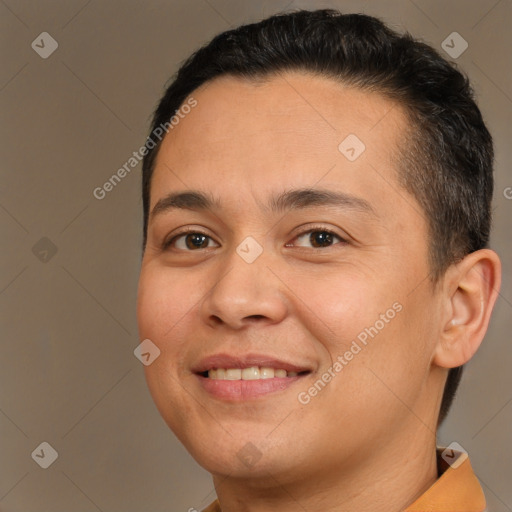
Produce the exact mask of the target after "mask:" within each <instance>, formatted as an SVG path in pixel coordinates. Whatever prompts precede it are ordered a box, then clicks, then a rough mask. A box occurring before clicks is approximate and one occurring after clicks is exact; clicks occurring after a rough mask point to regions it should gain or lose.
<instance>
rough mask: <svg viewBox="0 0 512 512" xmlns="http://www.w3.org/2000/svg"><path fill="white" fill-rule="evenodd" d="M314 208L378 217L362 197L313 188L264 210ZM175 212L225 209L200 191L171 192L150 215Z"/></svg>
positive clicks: (282, 197) (286, 196) (276, 198)
mask: <svg viewBox="0 0 512 512" xmlns="http://www.w3.org/2000/svg"><path fill="white" fill-rule="evenodd" d="M315 206H333V207H338V208H343V209H347V210H353V211H355V212H358V213H364V214H369V215H371V216H374V217H377V214H376V212H375V210H374V209H373V207H372V206H371V204H370V203H369V202H368V201H366V200H365V199H362V198H361V197H357V196H353V195H351V194H347V193H344V192H334V191H332V190H325V189H313V188H302V189H294V190H287V191H285V192H282V193H280V194H278V195H276V196H273V197H271V198H270V200H269V202H268V206H266V207H265V209H266V210H270V211H271V212H273V213H282V212H285V211H290V210H300V209H304V208H311V207H315ZM174 209H183V210H198V211H205V210H221V209H222V205H221V201H220V200H219V199H217V198H215V197H213V196H212V195H211V194H209V193H204V192H201V191H198V190H188V191H184V192H171V193H170V194H168V195H167V196H165V197H163V198H162V199H160V200H159V201H158V202H157V203H156V204H155V206H154V207H153V210H152V211H151V217H152V218H153V217H155V216H157V215H160V214H163V213H167V212H168V211H170V210H174Z"/></svg>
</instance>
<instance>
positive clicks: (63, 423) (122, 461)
mask: <svg viewBox="0 0 512 512" xmlns="http://www.w3.org/2000/svg"><path fill="white" fill-rule="evenodd" d="M287 6H288V8H299V7H305V8H314V7H321V6H322V7H323V6H325V7H328V6H330V7H338V8H340V9H341V10H343V11H344V12H366V13H369V14H374V15H378V16H381V17H383V18H384V19H385V20H387V21H388V22H390V23H391V24H392V25H393V26H394V27H395V28H398V29H400V28H407V29H408V30H409V31H410V32H412V33H413V34H414V35H415V36H418V37H421V38H423V39H425V40H426V41H427V42H429V43H431V44H432V45H433V46H435V47H436V48H440V45H441V42H442V41H443V40H444V39H445V38H446V37H447V36H448V34H450V33H452V32H453V31H457V32H459V33H460V34H461V35H462V36H463V37H464V38H465V39H466V40H467V41H468V43H469V48H468V50H467V51H466V52H465V53H464V54H463V55H462V56H460V57H459V58H458V59H457V62H458V63H459V64H460V66H461V67H462V68H463V69H464V70H465V71H466V72H467V73H468V74H469V75H470V77H471V79H472V80H473V83H474V85H475V87H476V90H477V93H478V96H479V101H480V105H481V109H482V111H483V114H484V116H485V118H486V120H487V122H488V125H489V127H490V129H491V131H492V133H493V135H494V138H495V142H496V164H497V175H496V194H495V203H494V209H495V230H494V236H493V247H494V248H495V249H496V250H497V251H498V253H499V254H500V255H501V256H502V258H503V262H504V283H503V288H502V291H501V296H500V299H499V300H498V304H497V307H496V311H495V315H494V318H493V321H492V325H491V327H490V330H489V333H488V336H487V338H486V341H485V343H484V345H483V346H482V348H481V350H480V351H479V352H478V354H477V355H476V357H475V358H474V360H473V361H472V362H471V364H470V365H469V366H468V368H467V371H466V375H465V377H464V380H463V384H462V387H461V391H460V394H459V397H458V400H457V402H456V404H455V407H454V409H453V411H452V413H451V415H450V417H449V419H448V420H447V422H446V424H445V425H444V426H443V428H442V429H441V431H440V435H439V443H440V444H444V445H447V444H449V443H450V442H452V441H457V442H458V443H459V444H461V445H462V446H463V447H464V448H465V449H466V450H468V451H469V452H470V454H471V457H472V462H473V465H474V467H475V468H476V473H477V475H478V477H479V479H480V481H481V482H482V485H483V487H484V490H485V492H486V494H487V497H488V501H489V510H493V511H497V512H501V511H507V510H512V488H511V486H510V482H511V481H512V462H511V460H512V439H511V430H512V429H511V422H512V372H511V371H510V368H511V366H512V349H511V345H510V332H511V318H512V287H511V281H512V280H511V271H512V268H511V263H512V258H511V253H512V243H511V237H510V232H511V217H512V216H511V212H512V199H507V198H506V197H505V194H506V190H509V197H510V196H512V190H511V189H507V187H512V172H511V170H510V169H511V167H510V164H511V144H510V124H511V112H512V84H511V64H510V48H511V47H512V40H511V30H510V25H511V21H512V16H511V11H512V3H511V1H510V0H501V1H497V0H481V1H477V0H472V1H469V0H466V1H443V0H428V1H427V0H415V1H414V2H413V1H405V0H404V1H391V0H387V1H379V2H361V1H337V2H336V1H331V2H313V1H305V0H302V1H301V0H295V1H293V2H290V1H289V0H283V1H273V2H270V1H260V2H255V1H249V0H244V1H240V0H187V1H184V0H173V1H163V0H159V1H157V0H151V1H149V2H146V3H144V2H141V1H134V0H124V1H122V0H115V1H100V0H92V1H87V0H73V1H62V0H52V1H49V0H45V1H36V0H0V23H1V34H2V36H1V37H2V46H1V48H2V50H1V52H2V53H1V55H2V65H1V71H0V105H1V111H2V123H1V136H0V141H1V149H2V160H1V170H2V180H1V189H0V228H1V229H2V240H3V247H4V253H3V257H2V266H1V273H0V304H1V311H2V314H1V329H2V330H1V333H2V336H1V343H2V345H1V358H0V443H1V446H0V510H1V511H5V512H18V511H20V512H21V511H23V512H42V511H48V512H61V511H62V512H86V511H87V512H89V511H91V512H92V511H97V510H100V511H104V512H110V511H123V512H132V511H133V512H136V511H137V512H141V511H154V512H158V511H162V512H163V511H168V512H169V511H170V512H181V511H183V512H185V511H188V510H189V509H190V508H192V507H195V508H196V509H198V510H200V509H201V508H202V507H204V506H205V505H206V504H207V503H209V502H210V501H212V500H213V498H214V491H213V487H212V484H211V482H210V477H209V475H208V474H207V473H206V472H205V471H203V470H202V469H201V468H199V467H198V466H197V465H196V464H195V462H194V461H193V460H192V459H191V458H190V457H189V456H188V454H187V453H186V452H185V450H184V449H183V448H182V447H181V446H180V444H179V443H178V442H177V441H176V440H175V438H174V436H173V434H172V433H171V432H170V431H169V430H168V428H167V427H166V425H165V424H164V422H163V420H161V419H160V416H159V415H158V413H157V411H156V408H155V407H154V405H153V403H152V401H151V399H150V396H149V393H148V391H147V390H146V386H145V381H144V378H143V371H142V365H141V364H140V363H139V361H138V360H137V359H136V358H135V357H134V355H133V350H134V348H135V347H136V346H137V345H138V343H139V340H138V336H137V327H136V322H135V297H136V285H137V274H138V268H139V262H140V255H141V254H140V241H141V236H140V235H141V233H140V230H141V201H140V199H139V195H140V194H139V181H140V165H139V166H138V167H137V168H136V169H134V170H133V171H132V172H131V173H130V174H129V175H128V176H127V177H126V178H124V180H123V181H122V182H121V183H120V184H118V185H117V187H116V188H115V189H114V190H113V191H111V192H110V193H108V194H107V196H106V197H105V198H104V199H103V200H98V199H96V198H94V197H93V194H92V192H93V189H94V188H95V187H98V186H101V185H102V184H103V183H104V182H105V181H106V180H107V179H108V178H109V177H110V176H111V175H112V174H113V173H114V172H116V170H117V169H118V168H119V167H121V166H122V165H123V164H124V163H125V162H126V161H127V160H128V158H129V157H130V156H131V154H132V152H133V151H136V150H137V149H138V148H139V147H140V146H141V144H142V143H143V142H144V140H145V136H146V135H147V130H148V127H149V116H150V114H151V112H152V110H153V108H154V106H155V104H156V101H157V100H158V98H159V97H160V95H161V93H162V92H163V86H164V84H165V82H166V81H167V80H168V79H169V78H170V76H171V74H172V73H173V72H174V71H175V70H176V69H177V66H178V64H179V63H180V61H182V59H184V58H185V57H186V56H188V54H189V53H190V52H191V51H193V50H194V49H195V48H197V47H198V45H200V44H202V43H203V42H206V41H207V40H209V39H210V38H211V37H212V36H213V35H215V34H216V33H218V32H220V31H223V30H225V29H227V28H228V27H229V26H235V25H237V24H240V23H243V22H247V21H254V20H257V19H260V18H261V17H263V16H265V15H268V14H271V13H273V12H277V11H279V10H281V9H284V8H286V7H287ZM41 32H48V33H49V34H50V35H51V36H52V37H53V38H54V39H55V40H56V41H57V42H58V45H59V46H58V49H57V50H56V51H55V53H53V54H52V55H51V56H50V57H49V58H47V59H43V58H41V57H40V56H39V55H38V54H37V53H36V52H35V51H34V50H33V49H32V48H31V43H32V41H33V40H35V39H36V37H37V36H38V35H39V34H40V33H41ZM441 52H442V50H441ZM43 237H47V238H48V239H49V240H50V241H51V243H52V244H53V245H54V247H55V249H56V253H55V254H52V249H53V247H52V246H51V245H50V244H49V242H48V241H47V240H42V241H41V239H42V238H43ZM36 244H38V245H36ZM34 246H36V248H35V249H33V247H34ZM55 249H53V250H55ZM45 251H46V252H45ZM45 259H46V261H44V260H45ZM43 441H46V442H48V443H49V444H50V445H51V446H53V448H54V449H55V450H56V451H57V452H58V458H57V460H56V461H55V462H54V463H53V464H52V465H51V466H50V467H49V468H48V469H42V468H40V467H39V466H38V465H37V464H36V462H35V461H34V460H33V459H32V457H31V453H32V452H33V451H34V450H35V449H36V448H37V447H38V445H39V444H40V443H41V442H43Z"/></svg>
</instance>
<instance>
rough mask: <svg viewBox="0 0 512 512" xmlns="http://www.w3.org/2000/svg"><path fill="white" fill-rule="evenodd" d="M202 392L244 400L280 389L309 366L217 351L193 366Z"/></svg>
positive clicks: (219, 397)
mask: <svg viewBox="0 0 512 512" xmlns="http://www.w3.org/2000/svg"><path fill="white" fill-rule="evenodd" d="M193 373H195V374H196V376H197V378H198V379H199V383H200V385H201V387H202V389H203V390H204V391H206V392H207V393H208V394H209V395H210V396H211V397H213V398H217V399H221V400H227V401H244V400H250V399H255V398H261V397H264V396H267V395H270V394H275V393H278V392H282V391H284V390H286V389H288V388H289V387H290V386H292V385H293V384H294V383H295V382H297V381H299V380H301V379H303V378H304V377H305V376H307V375H309V374H311V373H312V369H311V368H308V367H305V366H300V365H297V364H292V363H289V362H285V361H281V360H277V359H274V358H272V357H267V356H260V355H251V354H249V355H246V356H242V357H234V356H230V355H226V354H218V355H215V356H211V357H208V358H206V359H204V360H203V361H202V362H201V363H200V364H199V365H198V366H197V367H196V368H194V369H193Z"/></svg>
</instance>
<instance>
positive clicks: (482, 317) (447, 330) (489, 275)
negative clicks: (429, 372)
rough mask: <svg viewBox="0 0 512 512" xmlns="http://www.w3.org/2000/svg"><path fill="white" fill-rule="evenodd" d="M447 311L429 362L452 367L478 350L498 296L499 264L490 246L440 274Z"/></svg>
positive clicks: (465, 361) (458, 364) (464, 360)
mask: <svg viewBox="0 0 512 512" xmlns="http://www.w3.org/2000/svg"><path fill="white" fill-rule="evenodd" d="M443 279H444V281H445V282H444V287H443V293H444V294H445V297H444V298H443V300H444V301H445V310H446V311H447V314H446V317H447V318H445V321H444V328H443V329H442V331H441V334H440V339H439V341H438V343H437V345H436V349H435V354H434V358H433V363H434V364H436V365H437V366H441V367H443V368H455V367H456V366H461V365H463V364H465V363H467V362H468V361H469V360H470V359H471V358H472V357H473V355H474V354H475V352H476V351H477V350H478V347H479V346H480V344H481V342H482V340H483V338H484V336H485V333H486V331H487V327H488V325H489V320H490V317H491V313H492V309H493V307H494V304H495V302H496V299H497V297H498V292H499V288H500V284H501V263H500V260H499V257H498V255H497V254H496V253H495V252H494V251H491V250H490V249H481V250H479V251H475V252H473V253H471V254H468V255H467V256H466V257H465V258H464V259H463V260H462V261H460V262H459V263H457V264H454V265H452V267H450V268H449V269H448V270H447V272H446V274H445V276H444V278H443Z"/></svg>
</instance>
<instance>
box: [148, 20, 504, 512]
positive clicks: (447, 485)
mask: <svg viewBox="0 0 512 512" xmlns="http://www.w3.org/2000/svg"><path fill="white" fill-rule="evenodd" d="M185 107H187V108H185ZM170 120H172V122H171V121H170ZM162 126H164V127H165V129H166V130H167V132H168V133H167V134H166V135H165V137H163V138H162V137H159V139H160V138H161V139H162V140H158V141H155V137H153V134H154V133H155V131H158V130H159V129H160V132H161V130H162V128H161V127H162ZM150 142H151V144H150ZM147 147H148V148H149V150H148V153H147V154H146V156H145V160H144V166H143V203H144V257H143V263H142V271H141V276H140V285H139V295H138V322H139V330H140V336H141V339H149V340H150V341H151V343H152V344H154V345H156V347H158V349H159V350H160V356H159V357H158V358H157V359H155V361H154V362H153V363H152V364H151V365H148V366H147V367H146V378H147V382H148V385H149V389H150V391H151V394H152V396H153V398H154V401H155V403H156V405H157V407H158V409H159V411H160V413H161V415H162V416H163V418H164V419H165V421H166V422H167V424H168V425H169V427H170V428H171V429H172V430H173V432H174V433H175V434H176V436H177V437H178V438H179V439H180V441H181V442H182V443H183V444H184V446H185V447H186V448H187V450H188V451H189V452H190V454H191V455H192V456H193V457H194V458H195V459H196V461H197V462H198V463H199V464H200V465H201V466H202V467H204V468H205V469H206V470H208V471H209V472H210V473H211V474H212V475H213V479H214V484H215V488H216V492H217V496H218V501H215V502H214V503H212V505H211V506H210V507H208V508H207V509H206V510H208V511H219V510H222V512H235V511H248V512H252V511H258V512H262V511H271V510H279V511H281V512H288V511H296V510H307V511H310V512H314V511H324V512H325V511H335V510H336V511H340V510H343V511H346V512H348V511H357V512H361V511H366V510H372V511H374V510H379V511H380V512H388V511H389V512H391V511H393V512H396V511H401V510H407V511H411V512H412V511H420V510H422V511H424V510H429V511H440V510H443V511H446V510H451V511H454V510H457V511H462V510H463V511H470V512H471V511H474V512H476V511H482V510H484V508H485V499H484V496H483V493H482V490H481V488H480V486H479V483H478V480H477V479H476V477H475V476H474V474H473V472H472V469H471V465H470V463H469V459H468V458H467V456H466V454H464V453H457V452H456V451H455V452H453V451H450V452H449V455H448V456H447V454H445V455H444V456H443V455H442V454H443V449H442V448H439V449H437V451H436V429H437V427H438V425H439V424H440V422H441V421H442V420H443V419H444V417H445V416H446V414H447V412H448V408H449V406H450V403H451V401H452V399H453V396H454V393H455V390H456V387H457V384H458V381H459V379H460V375H461V369H462V366H463V365H464V364H465V363H466V362H467V361H469V359H471V357H472V356H473V355H474V353H475V352H476V350H477V349H478V347H479V345H480V343H481V342H482V339H483V337H484V334H485V331H486V329H487V326H488V322H489V318H490V315H491V311H492V308H493V306H494V303H495V301H496V297H497V293H498V288H499V284H500V279H501V274H500V262H499V259H498V256H497V255H496V254H495V253H494V252H493V251H491V250H490V249H488V248H487V244H488V239H489V230H490V201H491V197H492V188H493V180H492V160H493V149H492V140H491V136H490V135H489V132H488V131H487V129H486V127H485V125H484V123H483V121H482V117H481V115H480V112H479V110H478V108H477V106H476V105H475V103H474V100H473V98H472V92H471V89H470V86H469V84H468V82H467V80H466V78H465V77H463V75H462V74H461V73H459V72H458V71H457V70H456V69H454V67H452V66H451V65H450V64H449V63H447V62H446V61H445V60H443V59H442V58H441V57H440V56H439V55H438V54H437V53H436V52H435V51H434V50H433V49H432V48H430V47H429V46H427V45H425V44H422V43H419V42H417V41H415V40H413V39H412V38H411V37H410V36H409V35H399V34H396V33H394V32H392V31H390V30H389V29H388V28H387V27H386V26H385V25H383V24H382V23H381V22H380V21H379V20H377V19H375V18H372V17H368V16H364V15H341V14H340V13H338V12H336V11H332V10H319V11H313V12H307V11H298V12H293V13H289V14H283V15H278V16H273V17H271V18H269V19H266V20H264V21H262V22H260V23H256V24H252V25H247V26H243V27H240V28H238V29H236V30H231V31H229V32H226V33H223V34H220V35H219V36H217V37H216V38H214V39H213V40H212V41H211V42H210V43H209V44H208V45H206V46H204V47H203V48H201V49H200V50H199V51H198V52H197V53H195V54H194V55H193V56H191V57H190V58H189V59H188V60H187V61H186V62H185V63H184V64H183V65H182V67H181V69H180V70H179V72H178V73H177V75H176V77H175V78H174V81H173V82H172V84H171V85H170V86H169V88H168V89H167V91H166V93H165V95H164V97H163V99H162V100H161V102H160V104H159V106H158V108H157V110H156V113H155V117H154V121H153V127H152V135H151V136H150V138H149V139H148V144H147Z"/></svg>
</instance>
